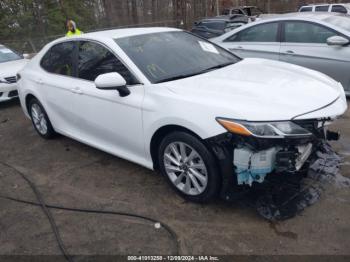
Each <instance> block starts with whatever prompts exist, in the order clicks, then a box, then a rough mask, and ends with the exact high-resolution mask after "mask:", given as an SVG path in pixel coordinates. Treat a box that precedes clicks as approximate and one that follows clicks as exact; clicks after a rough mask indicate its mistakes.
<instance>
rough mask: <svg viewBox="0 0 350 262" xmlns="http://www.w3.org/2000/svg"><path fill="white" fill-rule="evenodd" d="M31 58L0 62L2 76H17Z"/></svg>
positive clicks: (0, 74) (0, 75)
mask: <svg viewBox="0 0 350 262" xmlns="http://www.w3.org/2000/svg"><path fill="white" fill-rule="evenodd" d="M28 61H29V60H27V59H20V60H14V61H9V62H4V63H0V77H11V76H16V74H17V73H18V71H20V70H21V69H22V68H23V67H24V66H25V65H26V64H27V63H28Z"/></svg>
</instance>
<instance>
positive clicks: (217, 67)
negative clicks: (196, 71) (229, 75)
mask: <svg viewBox="0 0 350 262" xmlns="http://www.w3.org/2000/svg"><path fill="white" fill-rule="evenodd" d="M234 63H235V62H228V63H225V64H221V65H216V66H212V67H209V68H207V69H205V70H203V71H201V74H203V73H206V72H210V71H213V70H215V69H220V68H223V67H226V66H229V65H233V64H234Z"/></svg>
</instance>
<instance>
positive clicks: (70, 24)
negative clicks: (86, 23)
mask: <svg viewBox="0 0 350 262" xmlns="http://www.w3.org/2000/svg"><path fill="white" fill-rule="evenodd" d="M67 28H68V32H67V34H66V36H75V35H81V34H83V32H82V31H80V30H79V29H78V28H77V24H76V23H75V22H74V21H73V20H68V21H67Z"/></svg>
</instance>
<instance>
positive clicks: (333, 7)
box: [299, 4, 350, 14]
mask: <svg viewBox="0 0 350 262" xmlns="http://www.w3.org/2000/svg"><path fill="white" fill-rule="evenodd" d="M299 12H334V13H342V14H350V4H319V5H305V6H302V7H301V8H300V9H299Z"/></svg>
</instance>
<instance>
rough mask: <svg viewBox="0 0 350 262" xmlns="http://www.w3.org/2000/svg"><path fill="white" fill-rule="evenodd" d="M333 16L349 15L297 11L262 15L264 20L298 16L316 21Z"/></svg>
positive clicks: (297, 17) (298, 17)
mask: <svg viewBox="0 0 350 262" xmlns="http://www.w3.org/2000/svg"><path fill="white" fill-rule="evenodd" d="M333 16H345V17H349V16H347V15H344V14H340V13H331V12H301V13H300V12H296V13H287V14H269V15H263V16H262V17H261V19H262V20H267V19H278V18H286V19H289V18H296V19H307V20H316V21H323V20H325V19H327V18H329V17H333Z"/></svg>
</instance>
